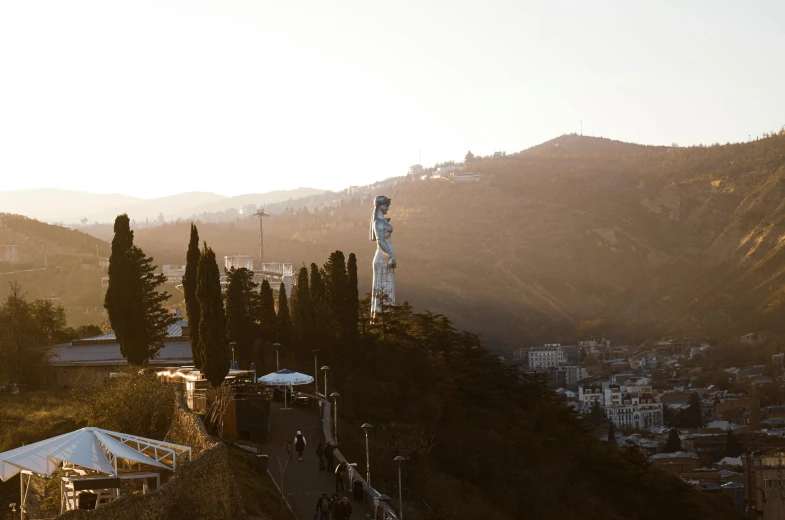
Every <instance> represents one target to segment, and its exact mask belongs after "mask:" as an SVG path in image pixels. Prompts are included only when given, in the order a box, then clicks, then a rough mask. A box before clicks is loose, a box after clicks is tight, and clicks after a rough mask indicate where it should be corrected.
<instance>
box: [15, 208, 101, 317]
mask: <svg viewBox="0 0 785 520" xmlns="http://www.w3.org/2000/svg"><path fill="white" fill-rule="evenodd" d="M8 245H12V246H15V247H13V248H4V247H3V246H8ZM11 250H13V251H14V252H13V253H10V251H11ZM109 250H110V246H109V244H107V243H106V242H104V241H102V240H99V239H97V238H95V237H92V236H90V235H88V234H86V233H82V232H81V231H74V230H71V229H67V228H63V227H59V226H54V225H51V224H44V223H42V222H39V221H37V220H33V219H29V218H27V217H23V216H20V215H10V214H7V213H0V260H2V261H0V300H4V299H5V298H6V297H7V296H8V294H9V293H10V290H11V284H12V283H13V282H18V283H19V285H21V287H22V291H23V292H24V293H25V294H26V295H27V297H28V299H30V300H33V299H37V298H49V299H52V300H54V301H55V302H56V303H60V304H62V305H63V307H65V309H66V312H67V314H68V324H69V325H71V326H79V325H87V324H97V325H100V324H102V323H103V322H104V321H105V320H106V317H105V316H104V314H103V298H104V289H103V288H102V287H101V277H102V276H106V268H105V267H101V266H100V265H99V257H108V256H109ZM4 254H8V255H13V257H11V256H8V257H6V256H4ZM8 260H13V261H8Z"/></svg>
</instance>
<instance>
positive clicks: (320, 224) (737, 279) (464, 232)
mask: <svg viewBox="0 0 785 520" xmlns="http://www.w3.org/2000/svg"><path fill="white" fill-rule="evenodd" d="M466 169H467V171H469V170H470V171H472V172H476V173H478V174H480V176H481V180H480V182H476V183H472V182H469V183H452V182H450V181H448V180H444V179H440V180H430V179H429V180H426V181H421V180H419V179H417V180H412V179H408V180H404V179H400V180H395V181H392V182H388V183H380V184H377V185H374V186H371V187H367V188H366V189H363V190H359V193H357V192H355V193H354V194H352V195H349V194H329V197H327V194H325V195H322V196H320V197H321V200H322V204H321V205H317V204H308V201H309V200H310V199H308V198H306V199H302V200H301V201H300V202H301V204H304V205H306V207H307V209H302V208H301V209H298V210H286V211H283V212H281V213H279V214H277V215H274V216H272V217H270V218H268V219H266V220H265V250H266V258H267V259H268V260H276V261H289V262H292V263H294V264H296V265H300V264H301V263H306V264H308V263H310V262H312V261H318V259H320V258H323V257H325V256H326V255H327V254H328V253H329V251H332V250H334V249H341V250H343V251H354V252H356V253H357V255H358V261H359V265H360V290H361V292H362V291H367V290H368V289H369V287H370V277H371V269H370V262H371V258H372V255H373V252H374V246H373V244H372V243H370V242H368V240H367V233H368V229H367V226H368V220H369V218H370V215H371V205H372V198H373V197H374V196H376V195H378V194H381V193H383V194H385V195H387V196H389V197H391V198H392V200H393V203H392V209H391V211H390V214H389V216H391V217H392V224H393V226H394V228H395V232H394V234H393V246H394V247H395V249H396V256H397V258H398V263H399V268H398V269H397V272H396V276H397V292H398V297H399V298H400V299H406V300H409V301H410V302H412V303H413V304H414V305H415V306H416V307H417V308H427V309H431V310H433V311H435V312H441V313H445V314H447V315H449V316H451V317H452V318H453V319H454V320H455V322H456V323H459V324H460V326H461V328H466V329H469V330H474V331H478V332H480V333H482V335H483V338H484V340H485V342H486V343H487V344H488V345H490V346H491V347H492V348H495V349H502V350H506V349H510V348H513V347H515V346H519V345H529V344H532V343H541V342H545V341H548V342H550V341H562V342H568V341H572V340H575V339H576V338H577V337H578V336H579V331H578V329H579V327H580V329H581V331H580V332H581V334H584V333H590V332H592V330H591V328H592V327H594V328H595V330H594V332H604V333H606V334H611V335H613V337H614V338H616V339H618V340H620V341H640V340H644V339H647V338H654V337H660V336H664V335H682V334H684V335H692V336H695V337H714V336H721V335H728V334H742V333H746V332H749V331H750V330H758V331H769V332H771V333H773V334H781V333H785V330H783V329H784V328H785V322H782V321H781V320H779V319H778V316H779V312H780V311H781V310H782V306H783V305H784V304H785V268H783V267H782V266H783V262H782V261H783V246H784V245H785V240H784V238H785V221H783V219H785V203H783V202H782V201H783V200H784V199H783V195H785V191H784V190H785V181H784V180H783V179H784V178H785V135H781V134H776V135H770V136H768V137H766V138H764V139H760V140H758V141H754V142H750V143H739V144H728V145H722V146H721V145H713V146H709V147H704V146H699V147H691V148H678V147H653V146H642V145H636V144H630V143H619V142H617V141H612V140H609V139H600V138H592V137H583V136H577V135H569V136H562V137H560V138H557V139H554V140H552V141H549V142H547V143H543V144H542V145H539V146H536V147H533V148H530V149H528V150H524V151H522V152H520V153H517V154H513V155H508V156H505V157H501V158H496V159H488V158H486V159H479V160H475V161H473V162H471V163H469V164H467V165H466ZM328 200H329V202H327V201H328ZM200 234H201V236H202V237H203V238H204V239H205V240H207V242H208V243H209V244H210V245H211V246H212V247H213V248H214V249H215V250H216V253H217V254H218V255H229V254H240V253H245V254H253V253H254V252H256V250H257V248H258V245H257V244H258V222H257V221H256V220H255V219H238V220H237V221H235V222H232V223H223V224H209V223H202V224H201V225H200ZM187 238H188V232H187V223H181V224H169V225H166V226H163V227H160V228H154V229H149V230H139V231H138V232H137V240H138V243H139V244H140V245H141V246H142V247H143V248H144V249H145V250H146V251H147V252H148V253H149V254H152V255H153V256H154V257H155V258H156V260H157V261H159V262H162V263H169V262H172V263H182V262H183V260H184V258H185V250H186V243H187Z"/></svg>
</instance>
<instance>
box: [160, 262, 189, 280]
mask: <svg viewBox="0 0 785 520" xmlns="http://www.w3.org/2000/svg"><path fill="white" fill-rule="evenodd" d="M161 272H162V273H163V274H164V276H166V281H167V282H168V283H180V282H182V281H183V277H184V276H185V266H184V265H178V264H164V265H162V266H161Z"/></svg>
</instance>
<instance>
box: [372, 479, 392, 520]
mask: <svg viewBox="0 0 785 520" xmlns="http://www.w3.org/2000/svg"><path fill="white" fill-rule="evenodd" d="M369 485H370V484H369ZM388 500H390V497H388V496H387V495H385V494H384V493H382V494H381V495H379V496H378V497H376V507H375V508H374V511H373V517H374V518H376V512H377V511H378V510H379V504H382V503H385V504H386V503H387V501H388ZM382 516H385V514H384V509H382Z"/></svg>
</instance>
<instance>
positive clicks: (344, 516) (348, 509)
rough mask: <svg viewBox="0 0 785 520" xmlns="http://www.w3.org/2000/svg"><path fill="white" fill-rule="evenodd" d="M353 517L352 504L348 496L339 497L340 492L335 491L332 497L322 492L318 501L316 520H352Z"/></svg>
mask: <svg viewBox="0 0 785 520" xmlns="http://www.w3.org/2000/svg"><path fill="white" fill-rule="evenodd" d="M351 517H352V504H351V503H350V502H349V499H348V498H347V497H339V496H338V493H333V496H332V497H328V496H327V493H322V496H321V497H319V500H318V501H317V502H316V514H315V515H314V519H315V520H350V518H351Z"/></svg>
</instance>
